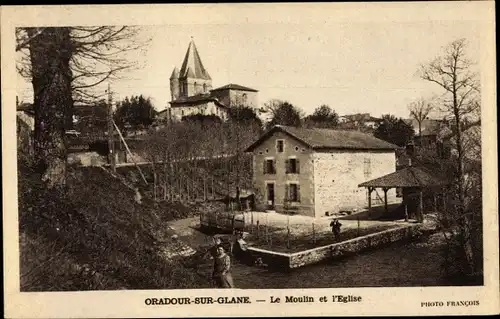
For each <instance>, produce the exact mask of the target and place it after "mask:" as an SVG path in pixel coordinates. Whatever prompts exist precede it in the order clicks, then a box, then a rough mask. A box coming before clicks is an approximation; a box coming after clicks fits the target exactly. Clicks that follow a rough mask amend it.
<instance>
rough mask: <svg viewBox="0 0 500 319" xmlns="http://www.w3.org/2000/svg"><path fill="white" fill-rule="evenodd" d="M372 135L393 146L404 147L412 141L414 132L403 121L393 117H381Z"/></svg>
mask: <svg viewBox="0 0 500 319" xmlns="http://www.w3.org/2000/svg"><path fill="white" fill-rule="evenodd" d="M373 135H374V136H375V137H376V138H380V139H382V140H384V141H387V142H390V143H393V144H395V145H398V146H405V145H407V144H408V142H410V141H411V140H412V138H413V135H414V132H413V128H412V127H411V126H409V125H408V124H407V123H406V122H405V121H403V119H400V118H399V119H398V118H396V117H395V116H393V115H383V116H382V121H381V122H380V123H379V124H378V125H377V127H376V129H375V132H374V134H373Z"/></svg>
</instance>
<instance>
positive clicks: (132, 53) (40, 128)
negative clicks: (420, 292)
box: [2, 2, 498, 315]
mask: <svg viewBox="0 0 500 319" xmlns="http://www.w3.org/2000/svg"><path fill="white" fill-rule="evenodd" d="M459 4H460V2H458V3H456V4H455V5H456V6H457V7H458V6H459ZM462 4H463V3H462ZM296 5H300V4H296ZM321 5H324V4H319V3H317V4H311V7H312V8H314V7H315V6H316V7H317V8H316V10H315V11H314V10H312V9H311V18H310V19H309V18H300V10H299V8H300V7H298V6H297V7H294V5H291V4H289V5H288V6H290V7H287V5H285V4H252V5H249V7H248V8H247V7H245V4H239V5H234V6H233V5H227V4H226V5H220V6H219V5H215V4H212V5H209V6H207V7H206V8H205V7H204V6H203V5H175V6H170V5H163V6H158V7H155V6H151V7H147V8H146V7H144V11H141V7H139V6H138V8H139V9H138V11H137V16H140V17H141V18H140V19H138V18H136V17H135V16H134V17H133V18H131V21H130V23H123V22H124V21H126V19H125V18H126V17H127V16H128V15H127V14H125V12H124V14H123V16H122V19H115V20H117V22H118V23H115V20H114V19H113V18H112V17H110V20H108V21H106V20H104V19H101V20H99V19H92V18H91V15H86V16H87V17H88V18H86V17H85V16H83V15H79V14H77V12H78V10H76V9H77V8H75V10H74V11H75V12H74V14H73V16H78V18H79V19H78V20H76V21H74V23H73V22H71V23H65V22H64V21H67V20H69V19H63V18H61V20H58V22H57V25H55V24H51V23H50V20H47V22H48V23H43V22H42V23H39V24H32V25H31V24H26V23H27V22H24V24H22V25H21V24H13V25H10V26H9V28H8V29H7V28H6V27H5V26H4V24H3V23H2V37H4V34H5V33H7V31H6V30H9V32H10V33H11V34H10V35H8V36H9V37H11V38H12V41H11V43H12V44H14V46H9V48H8V50H10V52H9V55H11V56H12V63H15V68H14V67H11V69H12V72H11V73H12V74H9V77H8V80H9V83H8V84H5V80H4V77H3V76H2V80H3V81H2V83H4V84H2V93H3V94H2V95H4V94H9V95H10V96H11V97H12V99H10V100H9V101H12V102H13V101H14V97H15V132H14V131H13V129H14V124H13V120H14V112H12V111H9V112H10V113H9V118H8V119H7V117H6V116H5V115H4V112H7V111H6V109H9V110H13V109H14V105H10V104H13V103H9V105H5V100H4V99H2V118H3V119H4V120H2V126H3V127H4V128H3V132H2V140H3V141H4V144H3V147H2V148H3V152H2V153H3V154H4V155H3V158H4V160H3V161H2V162H3V163H4V164H3V167H2V170H3V172H4V176H5V174H6V172H7V171H8V173H9V174H10V176H11V178H10V181H9V182H10V183H11V184H10V187H11V188H14V189H15V190H14V191H15V192H12V193H11V195H14V194H16V197H12V196H10V197H7V198H5V193H4V200H5V199H7V200H8V201H14V202H16V203H17V204H16V205H17V206H14V207H17V211H13V210H9V211H6V209H5V206H4V222H5V219H6V216H7V214H8V215H9V216H13V217H10V218H11V219H9V220H10V221H12V220H15V221H16V222H15V224H13V223H9V226H8V227H10V228H12V229H15V232H16V233H17V238H12V240H13V242H12V245H13V246H15V250H16V252H17V253H18V255H17V262H18V267H19V268H18V274H14V277H15V278H17V284H16V285H17V286H16V287H17V289H18V291H19V292H20V293H21V294H22V293H34V292H37V293H52V292H54V293H55V292H60V293H62V292H65V293H71V292H92V291H93V292H96V291H110V292H111V291H123V290H126V291H134V290H137V291H155V290H162V291H166V290H173V291H170V294H169V297H172V296H175V291H182V290H189V289H195V290H197V289H203V290H199V294H196V295H193V294H192V295H183V297H182V298H161V295H160V294H149V295H148V294H146V296H147V298H146V299H145V298H142V299H141V300H140V302H139V305H140V306H138V307H145V306H155V305H168V304H173V305H177V306H178V305H182V304H204V303H211V302H212V301H215V300H219V299H216V298H217V297H201V298H200V297H198V298H195V297H196V296H205V295H204V294H203V292H211V293H212V294H218V292H217V291H219V290H220V293H221V294H220V296H228V297H224V298H225V299H224V301H223V302H221V301H217V303H219V304H220V303H228V304H231V303H250V301H249V300H250V299H249V298H250V297H245V296H250V295H248V294H238V295H235V294H231V293H230V294H229V295H228V294H222V293H224V291H232V290H231V289H233V290H234V289H237V291H240V292H241V290H242V289H243V292H244V291H245V290H251V291H255V289H258V290H262V292H264V291H266V290H269V289H284V290H289V291H290V292H291V291H293V289H300V291H301V293H298V292H297V291H295V293H286V294H285V295H286V299H285V298H283V300H282V301H281V302H283V303H291V304H292V303H295V304H297V303H298V304H301V303H310V304H309V307H314V305H313V304H312V303H313V302H316V301H317V300H316V299H317V298H316V297H311V296H310V295H308V294H307V293H305V292H307V290H302V289H306V288H314V289H330V290H331V289H339V288H342V289H343V288H346V289H347V288H370V287H371V288H374V287H379V288H397V287H399V288H405V287H406V288H409V287H418V288H421V289H423V288H424V287H462V288H465V287H470V288H473V287H478V289H480V288H481V287H484V286H485V285H487V284H488V281H489V280H492V279H493V280H498V274H494V275H491V273H490V275H488V273H486V272H485V267H488V266H487V265H486V260H487V259H485V243H486V240H485V237H495V236H494V235H495V234H497V235H498V225H497V220H496V219H495V218H497V217H498V216H497V217H495V216H494V215H495V214H498V211H497V206H496V205H497V204H496V196H497V195H496V194H493V193H491V194H492V195H489V197H488V198H491V196H493V198H495V203H489V204H487V205H489V206H488V207H489V208H488V210H486V209H485V204H484V203H485V197H484V194H483V189H484V187H485V186H484V185H485V178H486V177H488V175H490V176H489V177H491V178H495V177H494V176H496V171H486V170H485V165H486V164H485V162H486V161H485V157H484V156H485V155H484V154H486V152H488V153H487V154H489V155H487V156H490V157H489V161H488V162H492V161H494V162H493V164H492V165H490V166H488V167H490V168H491V167H493V168H494V169H496V134H495V131H494V130H495V128H496V122H495V118H493V117H485V113H484V112H488V113H487V114H489V115H492V114H495V101H494V99H495V97H494V91H495V89H496V84H494V83H495V79H494V77H493V78H490V79H488V78H487V77H486V76H485V73H484V72H485V68H492V69H494V68H495V66H494V55H495V54H494V53H493V52H494V42H493V43H488V42H485V40H484V39H485V36H484V35H485V30H489V29H488V28H490V27H492V26H493V24H494V22H491V23H493V24H491V25H489V24H487V23H485V22H484V21H482V20H481V19H480V17H475V18H471V17H468V18H460V16H458V15H456V18H455V19H453V18H452V17H450V16H448V17H447V18H443V19H442V20H436V19H431V18H426V17H422V16H419V17H420V18H421V19H419V18H415V19H412V18H411V12H410V11H411V10H412V8H417V7H419V4H417V3H408V6H406V7H405V6H404V5H403V3H400V7H401V8H405V11H404V12H406V13H407V14H408V18H406V20H405V19H401V18H400V19H397V20H394V19H393V20H390V19H383V13H382V10H381V12H380V13H381V18H380V19H369V18H368V19H355V18H351V19H349V15H347V16H343V18H331V17H329V15H328V14H326V13H323V14H320V12H321V10H319V8H321ZM336 5H340V4H331V5H326V8H328V9H326V10H325V11H328V10H330V12H331V13H332V16H335V17H337V16H338V17H342V12H348V13H349V12H358V13H359V12H360V11H361V10H362V8H361V3H360V4H358V7H359V8H360V11H356V10H355V9H354V7H352V6H347V7H343V9H342V10H341V8H340V7H337V6H336ZM372 5H373V4H372ZM444 5H445V4H441V6H443V7H444ZM191 6H193V8H192V9H193V11H192V14H191V15H184V16H183V18H182V19H180V17H178V18H177V19H175V18H172V19H171V20H170V21H169V18H167V16H168V17H172V16H174V15H175V14H173V13H174V12H177V11H176V10H179V11H178V12H181V11H182V10H184V11H182V12H184V13H187V12H190V11H189V10H190V9H191ZM270 6H272V7H274V9H275V10H277V9H278V10H279V8H280V6H283V7H284V8H288V9H287V10H288V11H287V10H285V12H292V9H294V10H293V11H294V15H288V16H287V15H286V14H285V13H283V14H278V17H275V18H274V20H271V19H270V18H268V19H269V20H268V21H264V19H265V18H262V19H260V20H259V19H258V18H255V16H256V15H257V16H258V13H259V12H265V11H267V10H269V8H270ZM471 6H472V5H471ZM82 7H83V6H80V9H81V10H83V9H82ZM123 7H127V6H123ZM389 7H390V6H389ZM478 7H480V6H479V5H478ZM490 7H491V8H493V6H490ZM66 8H67V10H68V12H69V11H71V10H72V8H71V6H66ZM179 8H180V9H179ZM219 8H220V9H221V11H218V9H219ZM336 8H338V9H339V10H338V11H336ZM391 8H392V7H390V8H387V12H388V13H387V14H388V15H390V14H391ZM2 9H5V8H2ZM10 9H12V10H13V8H10ZM129 9H131V8H129ZM146 9H147V10H146ZM17 10H18V11H16V13H17V14H19V13H20V12H22V11H23V10H22V8H21V7H17ZM31 10H33V9H31ZM40 10H42V8H41V9H40ZM45 10H46V11H41V12H40V13H38V14H36V16H37V17H38V18H39V20H40V16H41V15H42V12H48V11H47V10H48V9H47V8H45ZM93 10H94V11H93V12H96V13H100V15H99V17H102V16H104V17H105V16H110V13H111V12H112V11H113V8H112V7H111V8H110V7H109V6H108V7H107V8H106V9H104V8H100V6H93ZM124 10H125V9H124ZM233 10H234V11H233ZM271 11H272V10H271ZM362 11H363V12H368V11H367V10H362ZM428 11H429V10H427V11H425V12H428ZM483 11H484V10H483ZM13 12H14V11H13ZM57 12H58V13H62V12H64V11H62V10H58V11H57ZM117 12H119V11H117ZM128 12H131V11H128ZM144 12H150V13H154V14H157V15H159V16H161V15H162V12H164V13H165V17H163V18H162V17H159V18H152V20H151V21H148V17H147V16H144V15H141V13H144ZM245 12H248V15H245ZM276 12H278V11H276ZM462 12H464V11H463V10H462ZM5 13H6V12H5V11H3V12H2V18H3V17H4V15H5ZM204 13H205V14H206V16H211V17H212V18H207V19H204V17H203V14H204ZM313 13H314V14H315V16H314V17H316V18H317V19H313V18H312V17H313V15H312V14H313ZM179 14H180V13H179ZM469 14H470V15H473V12H470V13H469ZM213 16H215V17H213ZM271 16H272V14H271V13H270V12H266V14H265V17H266V18H267V17H271ZM353 16H354V15H353ZM287 17H288V18H287ZM211 19H213V21H212V20H211ZM313 20H314V21H313ZM61 21H62V22H64V23H63V24H61ZM138 21H142V23H138ZM176 21H177V22H176ZM178 21H182V22H178ZM259 21H260V22H259ZM96 22H100V23H96ZM492 30H493V29H492ZM491 32H493V31H491ZM492 34H493V33H492ZM486 39H487V40H490V38H489V37H486ZM493 39H494V37H493ZM4 49H5V46H2V73H4V70H5V69H4V67H3V65H4V63H6V62H5V59H4V54H5V52H4ZM485 50H490V51H489V53H488V52H486V51H485ZM487 54H490V55H492V56H493V60H490V61H493V64H489V65H485V63H484V62H482V59H484V56H485V55H487ZM9 63H11V62H9ZM493 72H494V71H493ZM489 74H491V72H490V73H489ZM485 81H491V82H490V83H489V84H488V85H489V86H488V88H489V90H490V91H487V92H486V93H485V92H484V87H485V85H486V84H485V83H484V82H485ZM492 85H493V86H492ZM492 88H493V89H492ZM492 94H493V99H492V98H491V96H492ZM485 95H487V96H488V97H489V99H488V100H487V101H489V104H486V105H485V102H484V101H485V98H484V96H485ZM485 109H486V110H485ZM495 116H496V115H495ZM7 121H9V122H11V123H12V124H9V130H10V128H12V130H11V131H12V132H11V131H9V132H7V128H6V126H5V125H6V124H5V123H6V122H7ZM485 121H486V122H488V123H486V124H485ZM485 125H488V127H489V129H490V131H488V132H489V133H488V132H485V129H484V127H485ZM491 129H493V131H491ZM7 134H9V137H7ZM10 134H11V135H10ZM10 136H12V137H10ZM485 137H486V138H488V137H489V142H488V144H485ZM6 138H10V139H11V140H10V141H9V143H10V144H9V147H8V148H6V144H5V143H6ZM14 141H15V142H14ZM485 149H486V150H485ZM490 150H494V151H493V153H491V152H490ZM7 152H8V153H9V154H12V155H9V156H10V157H9V158H12V159H14V163H10V162H9V161H6V160H5V158H6V157H5V156H6V155H5V154H6V153H7ZM491 154H493V155H491ZM491 156H493V157H491ZM8 165H9V166H8ZM485 175H486V176H485ZM493 175H494V176H493ZM5 180H6V179H5V177H4V185H5ZM489 184H490V185H494V189H495V190H496V185H497V181H496V180H494V181H492V182H490V183H489ZM491 190H492V188H491V187H490V188H489V191H490V192H491ZM492 205H493V206H492ZM485 214H490V217H488V218H489V219H488V221H490V222H491V221H493V222H495V221H496V222H495V223H493V224H491V223H490V224H489V225H488V224H487V223H486V222H485V220H486V219H485V218H486V217H485ZM492 225H493V226H492ZM491 226H492V227H493V229H491V230H490V228H491ZM5 227H7V225H6V226H4V229H5ZM486 234H488V235H486ZM491 235H493V236H491ZM497 237H498V236H497ZM492 244H493V245H498V243H497V241H496V244H495V241H493V243H492ZM4 249H5V247H4ZM493 250H494V251H496V254H497V253H498V246H496V247H493ZM486 257H487V256H486ZM492 257H493V259H495V258H496V259H498V258H497V257H498V255H496V256H495V255H493V256H492ZM497 265H498V264H497ZM497 267H498V266H497ZM496 271H497V272H498V268H497V270H496ZM490 272H491V270H490ZM485 274H486V275H485ZM16 276H17V277H16ZM488 276H490V277H488ZM491 276H492V277H491ZM488 278H489V279H488ZM491 284H494V285H496V287H497V288H498V282H493V283H491V282H490V285H491ZM494 287H495V286H494ZM227 289H229V290H227ZM468 289H469V288H468ZM346 291H349V289H347V290H346ZM353 291H354V290H353ZM403 291H404V290H403ZM285 295H283V296H285ZM331 295H334V296H333V302H339V303H342V302H343V303H351V302H352V303H356V302H361V301H362V299H361V298H362V297H361V295H362V293H361V292H360V291H357V290H356V293H349V294H347V293H346V294H340V295H338V296H337V295H335V294H334V293H333V290H332V292H330V293H328V296H329V297H328V298H329V299H331V298H332V297H331ZM141 296H142V295H141ZM206 296H209V295H206ZM492 297H493V299H494V300H496V304H495V305H496V307H497V308H498V292H497V295H496V296H492ZM203 298H207V299H203ZM325 298H326V297H325ZM336 298H337V299H336ZM257 299H259V298H257ZM260 299H262V300H257V302H262V303H271V304H272V303H280V301H279V298H278V299H276V298H274V299H273V297H272V296H271V297H269V296H268V295H263V296H262V298H260ZM273 300H274V302H273ZM276 300H278V301H276ZM325 300H326V299H325ZM365 300H366V298H365ZM447 300H448V301H444V303H445V305H444V306H446V307H451V308H454V309H455V311H466V310H470V308H473V307H474V306H479V305H480V301H479V299H477V300H476V299H470V298H469V299H466V300H462V299H453V298H448V299H447ZM329 301H330V300H329ZM425 302H428V300H424V299H422V300H420V299H418V302H417V303H418V306H419V307H424V308H425V307H432V306H435V305H431V304H425ZM429 302H430V301H429ZM450 302H451V304H450ZM481 302H482V301H481ZM252 303H255V298H253V299H252ZM460 306H462V308H461V309H458V308H460ZM466 306H467V307H466ZM193 307H194V305H193ZM198 307H199V306H198ZM302 307H304V305H302ZM466 308H467V309H466ZM497 308H495V309H497ZM464 309H466V310H464ZM184 311H187V310H186V308H184ZM275 311H276V310H275ZM364 311H365V312H366V311H367V310H364ZM497 311H498V310H497ZM108 313H109V312H108ZM270 315H271V313H270Z"/></svg>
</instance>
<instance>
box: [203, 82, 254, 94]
mask: <svg viewBox="0 0 500 319" xmlns="http://www.w3.org/2000/svg"><path fill="white" fill-rule="evenodd" d="M221 90H238V91H249V92H259V91H258V90H256V89H252V88H249V87H246V86H243V85H239V84H232V83H229V84H226V85H224V86H221V87H218V88H216V89H213V90H212V91H221Z"/></svg>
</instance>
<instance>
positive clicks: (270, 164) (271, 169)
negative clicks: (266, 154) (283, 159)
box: [264, 159, 276, 174]
mask: <svg viewBox="0 0 500 319" xmlns="http://www.w3.org/2000/svg"><path fill="white" fill-rule="evenodd" d="M264 174H276V169H275V165H274V159H266V160H265V161H264Z"/></svg>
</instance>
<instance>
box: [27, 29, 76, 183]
mask: <svg viewBox="0 0 500 319" xmlns="http://www.w3.org/2000/svg"><path fill="white" fill-rule="evenodd" d="M27 33H28V36H29V37H33V39H32V41H31V42H30V48H29V51H30V59H31V67H32V84H33V92H34V108H35V134H34V150H35V163H36V165H37V168H38V169H39V170H40V172H41V173H42V180H43V181H45V182H46V183H47V186H48V187H49V188H52V187H57V186H63V185H65V183H66V161H67V153H66V141H65V130H66V129H67V128H69V127H71V126H70V125H71V124H72V110H73V98H72V95H71V79H72V73H71V69H70V64H69V63H70V60H71V57H72V55H73V53H72V43H71V39H70V29H69V28H45V29H44V30H43V31H42V32H41V33H40V34H39V35H38V36H35V35H36V33H37V29H36V28H28V29H27Z"/></svg>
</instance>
